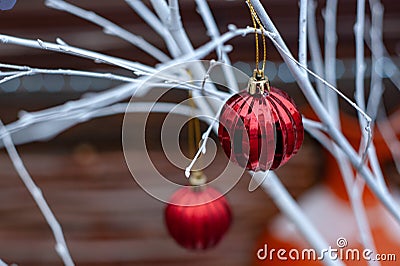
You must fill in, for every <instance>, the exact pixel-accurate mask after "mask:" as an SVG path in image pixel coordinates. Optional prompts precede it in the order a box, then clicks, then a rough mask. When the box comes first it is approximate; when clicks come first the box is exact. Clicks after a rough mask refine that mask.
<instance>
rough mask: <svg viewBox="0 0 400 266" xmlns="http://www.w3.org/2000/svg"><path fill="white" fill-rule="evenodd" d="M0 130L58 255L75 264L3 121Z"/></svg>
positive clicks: (68, 263)
mask: <svg viewBox="0 0 400 266" xmlns="http://www.w3.org/2000/svg"><path fill="white" fill-rule="evenodd" d="M0 132H1V135H2V136H3V137H2V140H3V142H4V145H5V148H6V150H7V152H8V154H9V156H10V159H11V161H12V163H13V165H14V168H15V170H16V171H17V172H18V175H19V176H20V178H21V180H22V182H23V183H24V184H25V186H26V188H27V189H28V191H29V193H31V195H32V197H33V199H34V200H35V202H36V204H37V206H38V207H39V209H40V211H41V212H42V214H43V216H44V218H45V219H46V222H47V223H48V224H49V226H50V228H51V230H52V232H53V235H54V238H55V240H56V246H55V250H56V251H57V253H58V255H59V256H60V257H61V259H62V260H63V262H64V264H65V265H67V266H71V265H74V262H73V260H72V258H71V255H70V253H69V250H68V247H67V244H66V242H65V239H64V233H63V231H62V228H61V226H60V224H59V223H58V221H57V219H56V217H55V216H54V214H53V212H52V211H51V209H50V207H49V205H48V204H47V202H46V200H45V199H44V197H43V194H42V191H41V190H40V188H39V187H37V186H36V184H35V182H34V181H33V179H32V177H31V176H30V175H29V173H28V171H27V170H26V168H25V166H24V163H23V162H22V159H21V158H20V157H19V155H18V152H17V149H16V148H15V146H14V143H13V142H12V140H11V137H10V135H9V133H8V131H7V129H6V128H5V127H4V125H3V123H2V122H1V121H0Z"/></svg>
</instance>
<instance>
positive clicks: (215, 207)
mask: <svg viewBox="0 0 400 266" xmlns="http://www.w3.org/2000/svg"><path fill="white" fill-rule="evenodd" d="M165 221H166V224H167V227H168V231H169V233H170V235H171V236H172V237H173V238H174V239H175V241H176V242H177V243H178V244H179V245H181V246H183V247H185V248H187V249H195V250H196V249H197V250H200V249H208V248H211V247H214V246H215V245H216V244H217V243H218V242H219V241H220V240H221V238H222V236H223V235H224V234H225V233H226V231H227V230H228V228H229V226H230V224H231V211H230V208H229V205H228V202H227V201H226V200H225V198H224V196H223V195H222V194H221V193H219V192H218V191H217V190H215V189H213V188H211V187H187V188H182V189H179V190H178V191H176V192H175V193H174V194H173V195H172V197H171V200H170V203H169V204H168V205H167V208H166V209H165Z"/></svg>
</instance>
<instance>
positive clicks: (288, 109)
mask: <svg viewBox="0 0 400 266" xmlns="http://www.w3.org/2000/svg"><path fill="white" fill-rule="evenodd" d="M267 83H268V81H267V80H261V81H254V80H252V79H251V81H250V83H249V88H248V90H244V91H241V92H239V93H237V94H235V95H233V96H232V97H231V98H230V99H228V101H227V102H226V103H225V105H224V107H223V109H222V111H221V115H220V118H219V129H218V137H219V140H220V142H221V145H222V148H223V149H224V151H225V153H226V155H227V156H228V157H229V158H230V160H231V161H232V162H234V163H237V164H238V165H240V166H242V167H245V168H246V169H248V170H253V171H259V170H263V171H266V170H268V169H271V170H273V169H276V168H278V167H279V166H281V165H283V164H285V163H286V162H287V161H288V160H289V159H290V157H292V156H293V155H294V154H295V153H297V151H298V150H299V149H300V147H301V144H302V142H303V138H304V128H303V123H302V118H301V115H300V112H299V111H298V109H297V107H296V105H295V103H294V102H293V100H292V99H291V98H290V97H289V95H287V94H286V93H285V92H283V91H281V90H279V89H277V88H273V87H271V88H269V85H266V84H267ZM252 84H253V85H254V86H252Z"/></svg>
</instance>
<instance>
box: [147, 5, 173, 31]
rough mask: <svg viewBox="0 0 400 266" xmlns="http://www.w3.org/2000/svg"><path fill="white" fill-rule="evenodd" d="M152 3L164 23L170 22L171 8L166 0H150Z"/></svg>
mask: <svg viewBox="0 0 400 266" xmlns="http://www.w3.org/2000/svg"><path fill="white" fill-rule="evenodd" d="M150 3H151V5H152V6H153V8H154V10H155V11H156V13H157V15H158V17H159V18H160V20H161V22H162V23H163V24H164V25H168V24H169V18H170V16H171V14H170V10H169V7H168V4H167V1H166V0H150Z"/></svg>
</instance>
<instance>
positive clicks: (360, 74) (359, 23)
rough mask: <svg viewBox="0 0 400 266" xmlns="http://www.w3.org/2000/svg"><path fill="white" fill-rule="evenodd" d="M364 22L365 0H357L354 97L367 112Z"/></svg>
mask: <svg viewBox="0 0 400 266" xmlns="http://www.w3.org/2000/svg"><path fill="white" fill-rule="evenodd" d="M364 20H365V0H357V20H356V23H355V25H354V34H355V38H356V92H355V95H354V96H355V99H356V102H357V104H358V105H359V106H360V108H361V109H363V110H365V93H364V90H365V88H364V72H365V62H364ZM360 122H361V120H360Z"/></svg>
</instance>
